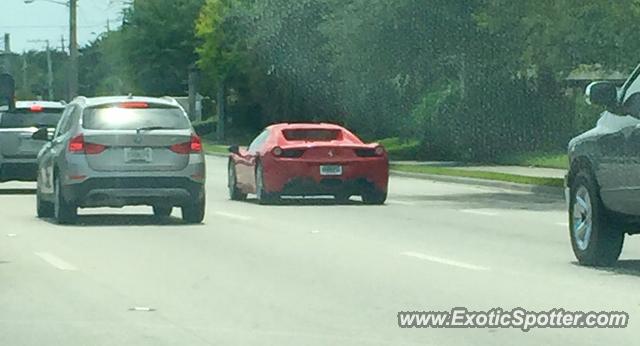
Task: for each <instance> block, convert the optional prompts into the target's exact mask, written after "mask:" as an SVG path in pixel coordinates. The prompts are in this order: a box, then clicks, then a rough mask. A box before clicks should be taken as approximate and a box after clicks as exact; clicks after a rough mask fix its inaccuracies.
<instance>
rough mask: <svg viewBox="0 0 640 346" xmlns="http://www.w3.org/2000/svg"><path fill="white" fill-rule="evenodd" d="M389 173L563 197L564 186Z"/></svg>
mask: <svg viewBox="0 0 640 346" xmlns="http://www.w3.org/2000/svg"><path fill="white" fill-rule="evenodd" d="M389 173H391V174H392V175H395V176H399V177H405V178H414V179H423V180H433V181H440V182H445V183H456V184H466V185H476V186H487V187H494V188H500V189H506V190H513V191H519V192H529V193H535V194H544V195H549V196H552V197H556V198H559V199H563V200H564V198H565V196H564V188H563V187H560V186H543V185H528V184H518V183H510V182H507V181H497V180H488V179H477V178H465V177H456V176H450V175H440V174H426V173H410V172H402V171H397V170H391V171H389Z"/></svg>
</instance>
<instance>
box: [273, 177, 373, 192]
mask: <svg viewBox="0 0 640 346" xmlns="http://www.w3.org/2000/svg"><path fill="white" fill-rule="evenodd" d="M373 189H376V187H375V184H374V183H372V182H371V181H368V180H367V179H365V178H359V179H353V180H342V179H337V178H323V179H321V180H320V181H319V182H316V181H314V180H313V179H309V178H294V179H291V180H290V181H289V182H288V183H287V184H285V186H284V188H283V189H282V190H281V192H280V194H282V195H293V196H296V195H303V196H320V195H349V196H352V195H360V194H362V193H363V192H364V191H370V190H373Z"/></svg>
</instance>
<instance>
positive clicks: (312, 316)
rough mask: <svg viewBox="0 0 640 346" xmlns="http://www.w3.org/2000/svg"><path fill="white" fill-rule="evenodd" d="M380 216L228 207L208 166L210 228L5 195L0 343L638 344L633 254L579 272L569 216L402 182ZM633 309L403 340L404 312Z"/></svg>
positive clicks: (297, 205)
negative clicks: (76, 213)
mask: <svg viewBox="0 0 640 346" xmlns="http://www.w3.org/2000/svg"><path fill="white" fill-rule="evenodd" d="M390 184H391V187H390V189H391V191H390V197H389V201H388V203H387V205H385V206H365V205H361V204H360V203H358V202H357V201H353V202H352V203H350V204H349V205H334V204H333V203H331V202H330V201H318V200H311V201H291V202H290V203H285V204H284V205H279V206H260V205H257V204H255V203H254V201H251V200H250V201H247V202H232V201H229V200H228V199H227V193H226V161H225V160H224V159H222V158H214V157H210V158H209V159H208V183H207V185H208V190H207V193H208V205H207V216H206V220H205V224H204V225H198V226H188V225H184V224H182V222H181V220H180V219H179V211H178V210H175V211H174V214H173V216H174V217H172V218H171V219H169V220H165V221H158V220H154V219H153V218H152V217H151V216H150V214H151V210H150V208H143V207H140V208H137V207H136V208H124V209H121V210H119V209H95V210H83V211H82V212H81V214H82V215H83V216H82V217H81V219H80V220H81V221H80V222H81V224H80V225H77V226H58V225H55V224H53V223H51V222H47V221H43V220H39V219H37V218H36V217H35V196H34V195H33V190H32V188H33V187H34V185H33V184H24V183H6V184H3V185H2V186H0V219H1V220H2V223H1V226H2V227H1V230H0V345H7V346H13V345H49V346H51V345H64V346H73V345H154V346H157V345H574V344H575V345H603V344H611V345H628V344H633V343H637V340H638V337H640V322H638V321H640V319H639V318H640V305H639V300H640V298H638V291H637V290H638V288H639V287H640V285H639V283H640V279H639V277H638V276H639V275H640V243H639V240H638V239H634V238H627V243H626V245H625V250H624V253H623V261H621V263H620V265H619V266H618V267H617V268H613V269H606V270H605V269H590V268H583V267H580V266H578V265H576V264H575V262H574V258H573V255H572V253H571V249H570V247H569V243H568V234H567V225H566V217H565V212H564V211H563V209H564V203H563V202H562V201H559V200H552V199H549V198H547V197H543V196H535V195H528V194H523V193H514V192H509V191H501V190H496V189H490V188H479V187H471V186H466V185H456V184H445V183H435V182H429V181H423V180H414V179H408V178H392V179H391V183H390ZM458 306H461V307H467V308H469V309H471V310H480V309H491V308H494V307H501V308H503V309H507V310H508V309H511V308H514V307H523V308H526V309H528V310H547V309H552V308H555V307H558V308H564V309H566V310H583V311H585V310H595V311H601V310H605V311H609V310H623V311H627V312H628V313H629V314H630V316H631V318H630V322H629V327H628V328H626V329H608V330H605V329H538V330H532V331H530V332H527V333H525V332H522V331H520V330H517V329H437V330H436V329H401V328H399V327H398V322H397V313H398V311H406V310H410V311H414V310H418V311H421V310H449V309H451V308H453V307H458Z"/></svg>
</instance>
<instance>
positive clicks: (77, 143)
mask: <svg viewBox="0 0 640 346" xmlns="http://www.w3.org/2000/svg"><path fill="white" fill-rule="evenodd" d="M68 149H69V152H70V153H77V154H87V155H96V154H100V153H102V152H103V151H105V150H106V149H107V147H106V146H105V145H102V144H96V143H87V142H85V141H84V136H83V135H77V136H75V137H73V138H72V139H71V140H70V141H69V146H68Z"/></svg>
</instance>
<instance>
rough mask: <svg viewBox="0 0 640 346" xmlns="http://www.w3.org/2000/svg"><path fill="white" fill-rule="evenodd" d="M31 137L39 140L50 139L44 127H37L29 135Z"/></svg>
mask: <svg viewBox="0 0 640 346" xmlns="http://www.w3.org/2000/svg"><path fill="white" fill-rule="evenodd" d="M31 138H33V139H35V140H39V141H49V140H51V138H49V130H48V129H47V128H46V127H41V128H39V129H38V131H36V132H34V133H33V134H32V135H31Z"/></svg>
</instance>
